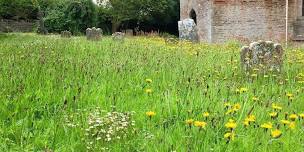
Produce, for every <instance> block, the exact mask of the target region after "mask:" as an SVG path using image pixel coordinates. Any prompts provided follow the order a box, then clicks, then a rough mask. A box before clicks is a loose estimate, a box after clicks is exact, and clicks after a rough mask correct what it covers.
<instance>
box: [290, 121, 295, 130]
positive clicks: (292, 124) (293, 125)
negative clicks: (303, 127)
mask: <svg viewBox="0 0 304 152" xmlns="http://www.w3.org/2000/svg"><path fill="white" fill-rule="evenodd" d="M289 128H290V129H291V130H294V129H296V123H295V122H291V123H290V124H289Z"/></svg>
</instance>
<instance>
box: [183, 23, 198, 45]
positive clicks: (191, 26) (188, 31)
mask: <svg viewBox="0 0 304 152" xmlns="http://www.w3.org/2000/svg"><path fill="white" fill-rule="evenodd" d="M178 31H179V39H180V40H188V41H191V42H198V40H199V39H198V32H197V27H196V24H195V22H194V20H193V19H190V18H188V19H184V20H182V21H179V22H178Z"/></svg>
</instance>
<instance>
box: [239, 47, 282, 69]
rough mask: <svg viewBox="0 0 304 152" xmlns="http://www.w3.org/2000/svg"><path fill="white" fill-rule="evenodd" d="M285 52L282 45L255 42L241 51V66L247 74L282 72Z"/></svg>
mask: <svg viewBox="0 0 304 152" xmlns="http://www.w3.org/2000/svg"><path fill="white" fill-rule="evenodd" d="M283 54H284V50H283V47H282V46H281V45H280V44H277V43H276V44H274V43H273V42H271V41H258V42H253V43H251V44H250V45H249V46H244V47H242V49H241V64H242V68H243V69H244V70H245V71H246V72H252V70H258V71H260V72H267V71H274V72H281V70H282V65H283Z"/></svg>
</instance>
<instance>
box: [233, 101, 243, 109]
mask: <svg viewBox="0 0 304 152" xmlns="http://www.w3.org/2000/svg"><path fill="white" fill-rule="evenodd" d="M240 109H241V105H240V104H239V103H237V104H235V105H233V110H234V111H238V110H240Z"/></svg>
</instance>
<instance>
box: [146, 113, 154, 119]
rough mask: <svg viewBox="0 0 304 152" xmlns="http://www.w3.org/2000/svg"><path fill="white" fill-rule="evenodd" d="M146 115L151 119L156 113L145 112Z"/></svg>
mask: <svg viewBox="0 0 304 152" xmlns="http://www.w3.org/2000/svg"><path fill="white" fill-rule="evenodd" d="M146 115H147V116H148V117H150V118H151V117H153V116H155V115H156V113H155V112H154V111H148V112H146Z"/></svg>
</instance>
